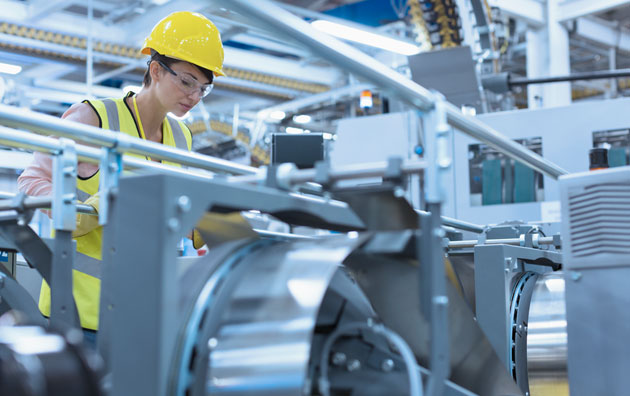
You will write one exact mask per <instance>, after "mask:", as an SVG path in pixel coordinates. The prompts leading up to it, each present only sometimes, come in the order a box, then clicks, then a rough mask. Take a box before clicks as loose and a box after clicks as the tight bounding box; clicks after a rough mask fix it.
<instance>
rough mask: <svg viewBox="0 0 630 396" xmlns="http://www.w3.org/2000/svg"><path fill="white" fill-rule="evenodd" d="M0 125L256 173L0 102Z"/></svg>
mask: <svg viewBox="0 0 630 396" xmlns="http://www.w3.org/2000/svg"><path fill="white" fill-rule="evenodd" d="M0 124H2V125H5V126H8V127H12V128H20V129H28V130H30V131H33V132H35V133H38V134H42V135H55V136H60V137H66V138H69V139H73V140H76V141H81V142H84V143H87V144H91V145H96V146H103V147H116V149H117V150H118V151H119V152H122V153H131V154H138V155H142V156H149V157H151V158H153V159H159V160H164V161H170V162H175V163H178V164H182V165H186V166H191V167H195V168H200V169H205V170H209V171H213V172H226V173H230V174H237V175H247V174H254V173H256V168H253V167H250V166H245V165H241V164H236V163H233V162H230V161H226V160H222V159H218V158H212V157H208V156H206V155H202V154H198V153H190V152H188V151H184V150H179V149H176V148H173V147H168V146H165V145H163V144H159V143H156V142H149V141H146V140H143V139H139V138H135V137H131V136H128V135H126V134H124V133H116V132H112V131H107V130H103V129H101V128H96V127H93V126H89V125H84V124H80V123H77V122H72V121H68V120H63V119H60V118H57V117H53V116H50V115H47V114H41V113H37V112H34V111H30V110H27V109H20V108H16V107H12V106H6V105H0Z"/></svg>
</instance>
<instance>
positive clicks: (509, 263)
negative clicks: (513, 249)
mask: <svg viewBox="0 0 630 396" xmlns="http://www.w3.org/2000/svg"><path fill="white" fill-rule="evenodd" d="M511 269H512V257H506V258H505V272H506V273H507V272H510V270H511Z"/></svg>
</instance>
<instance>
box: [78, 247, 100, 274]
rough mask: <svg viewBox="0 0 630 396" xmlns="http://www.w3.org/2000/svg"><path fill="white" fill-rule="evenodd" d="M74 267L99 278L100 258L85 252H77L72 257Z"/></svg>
mask: <svg viewBox="0 0 630 396" xmlns="http://www.w3.org/2000/svg"><path fill="white" fill-rule="evenodd" d="M73 267H74V269H75V270H77V271H81V272H83V273H84V274H88V275H90V276H93V277H95V278H98V279H101V260H97V259H95V258H94V257H90V256H88V255H87V254H83V253H81V252H77V253H76V256H75V257H74V266H73Z"/></svg>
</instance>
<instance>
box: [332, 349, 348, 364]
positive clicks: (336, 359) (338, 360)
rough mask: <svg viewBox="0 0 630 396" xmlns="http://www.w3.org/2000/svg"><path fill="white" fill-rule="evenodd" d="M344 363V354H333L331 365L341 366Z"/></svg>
mask: <svg viewBox="0 0 630 396" xmlns="http://www.w3.org/2000/svg"><path fill="white" fill-rule="evenodd" d="M345 362H346V354H345V353H343V352H335V353H334V354H333V356H332V364H334V365H335V366H341V365H342V364H344V363H345Z"/></svg>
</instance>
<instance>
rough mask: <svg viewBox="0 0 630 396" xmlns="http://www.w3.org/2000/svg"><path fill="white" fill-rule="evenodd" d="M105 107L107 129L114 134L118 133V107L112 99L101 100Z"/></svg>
mask: <svg viewBox="0 0 630 396" xmlns="http://www.w3.org/2000/svg"><path fill="white" fill-rule="evenodd" d="M101 102H103V105H104V106H105V112H106V113H107V120H108V121H109V129H110V130H111V131H114V132H120V118H119V115H118V106H117V105H116V102H115V101H113V100H112V99H103V100H101Z"/></svg>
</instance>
